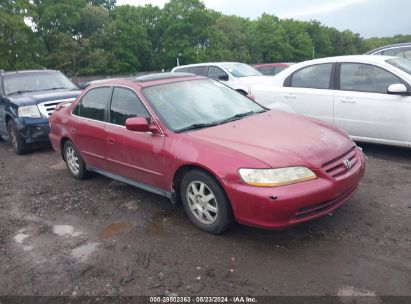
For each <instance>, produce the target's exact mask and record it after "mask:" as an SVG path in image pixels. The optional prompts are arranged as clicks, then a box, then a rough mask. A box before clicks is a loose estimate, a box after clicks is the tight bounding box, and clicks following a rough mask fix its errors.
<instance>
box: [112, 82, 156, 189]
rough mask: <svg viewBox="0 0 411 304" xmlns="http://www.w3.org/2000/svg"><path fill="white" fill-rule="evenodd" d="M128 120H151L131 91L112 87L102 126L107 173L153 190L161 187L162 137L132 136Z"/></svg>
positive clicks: (150, 134) (148, 135) (135, 134)
mask: <svg viewBox="0 0 411 304" xmlns="http://www.w3.org/2000/svg"><path fill="white" fill-rule="evenodd" d="M131 117H145V118H147V119H152V118H151V115H150V113H149V112H148V110H147V109H146V107H145V106H144V104H143V103H142V101H141V100H140V98H139V97H138V96H137V94H136V93H135V91H134V90H132V89H129V88H125V87H115V88H114V90H113V95H112V99H111V103H110V111H109V117H108V119H109V123H108V124H107V126H106V141H105V147H106V153H107V161H108V163H109V166H110V172H113V173H115V174H117V175H120V176H123V177H127V178H129V179H132V180H134V181H136V182H139V183H143V184H145V185H150V186H154V187H156V188H162V187H164V184H163V183H164V179H163V146H164V136H163V134H152V133H149V132H146V133H144V132H132V131H129V130H127V129H126V127H125V123H126V120H127V119H128V118H131Z"/></svg>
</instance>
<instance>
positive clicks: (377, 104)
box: [334, 62, 411, 144]
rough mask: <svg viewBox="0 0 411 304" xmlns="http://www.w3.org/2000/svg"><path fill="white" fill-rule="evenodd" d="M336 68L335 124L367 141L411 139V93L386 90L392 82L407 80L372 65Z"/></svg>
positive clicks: (348, 64) (344, 64)
mask: <svg viewBox="0 0 411 304" xmlns="http://www.w3.org/2000/svg"><path fill="white" fill-rule="evenodd" d="M337 70H338V72H339V81H338V82H339V84H338V87H339V88H340V90H337V91H336V92H335V97H334V98H335V118H334V119H335V124H336V125H337V126H338V127H341V128H343V129H345V130H346V131H347V132H348V133H349V134H350V135H352V136H354V137H360V138H362V139H364V140H369V141H376V142H378V141H380V142H384V141H389V142H391V143H392V144H395V143H396V142H397V143H398V144H400V143H401V142H403V143H404V144H405V143H407V142H409V140H410V138H409V137H410V136H409V134H410V131H409V130H410V128H411V121H410V116H411V96H404V95H391V94H388V93H387V89H388V87H389V86H390V85H391V84H397V83H404V81H403V80H401V79H400V78H399V77H397V76H396V75H394V74H392V73H391V72H389V71H387V70H385V69H383V68H381V67H377V66H374V65H370V64H363V63H348V62H347V63H341V66H339V67H338V69H337ZM389 142H388V143H389Z"/></svg>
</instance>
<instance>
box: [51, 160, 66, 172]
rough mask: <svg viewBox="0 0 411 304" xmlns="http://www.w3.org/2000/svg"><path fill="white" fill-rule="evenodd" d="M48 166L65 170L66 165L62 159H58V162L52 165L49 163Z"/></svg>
mask: <svg viewBox="0 0 411 304" xmlns="http://www.w3.org/2000/svg"><path fill="white" fill-rule="evenodd" d="M50 168H51V169H54V170H66V168H67V167H66V163H65V162H64V161H60V162H58V163H55V164H54V165H51V166H50Z"/></svg>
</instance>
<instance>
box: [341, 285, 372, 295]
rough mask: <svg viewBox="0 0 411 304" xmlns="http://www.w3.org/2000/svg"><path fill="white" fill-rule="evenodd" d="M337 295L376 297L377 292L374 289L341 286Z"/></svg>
mask: <svg viewBox="0 0 411 304" xmlns="http://www.w3.org/2000/svg"><path fill="white" fill-rule="evenodd" d="M337 295H338V296H340V297H375V296H376V294H375V292H374V291H371V290H365V289H358V288H355V287H351V286H349V287H344V288H340V289H339V290H338V292H337Z"/></svg>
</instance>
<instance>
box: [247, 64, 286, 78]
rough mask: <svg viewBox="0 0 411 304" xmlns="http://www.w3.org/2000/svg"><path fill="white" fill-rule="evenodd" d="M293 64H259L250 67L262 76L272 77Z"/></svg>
mask: <svg viewBox="0 0 411 304" xmlns="http://www.w3.org/2000/svg"><path fill="white" fill-rule="evenodd" d="M293 64H294V63H293V62H278V63H259V64H253V65H252V67H253V68H255V69H256V70H257V71H259V72H260V73H262V74H263V75H267V76H274V75H277V74H278V73H280V72H281V71H283V70H285V69H286V68H288V67H289V66H291V65H293Z"/></svg>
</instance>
